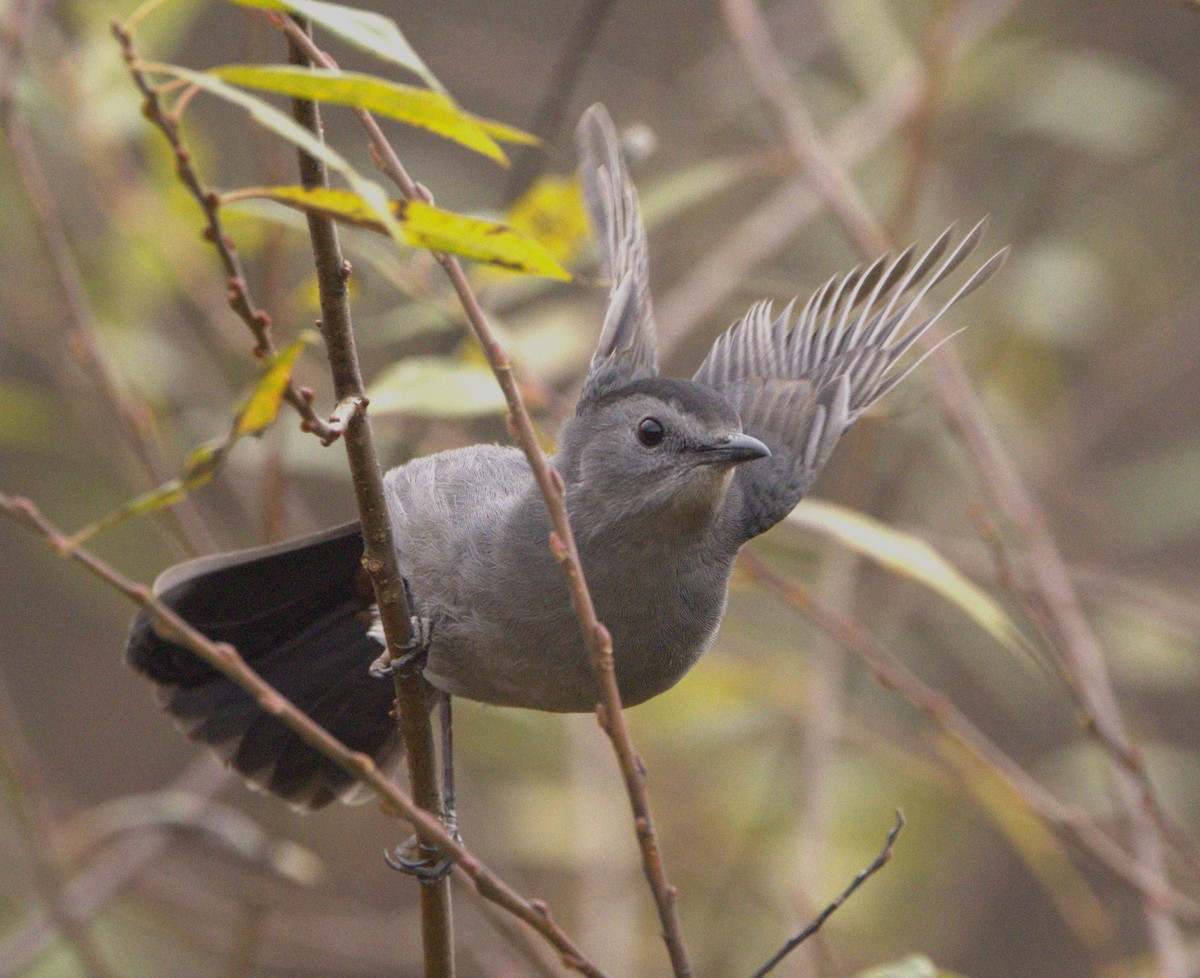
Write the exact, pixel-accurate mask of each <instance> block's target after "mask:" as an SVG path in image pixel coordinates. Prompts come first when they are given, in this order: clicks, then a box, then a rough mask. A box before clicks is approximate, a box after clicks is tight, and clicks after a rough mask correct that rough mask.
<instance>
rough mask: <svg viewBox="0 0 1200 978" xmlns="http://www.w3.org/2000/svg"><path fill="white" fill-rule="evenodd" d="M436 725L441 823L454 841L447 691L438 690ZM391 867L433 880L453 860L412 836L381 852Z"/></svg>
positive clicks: (455, 822) (447, 869)
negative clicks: (439, 750)
mask: <svg viewBox="0 0 1200 978" xmlns="http://www.w3.org/2000/svg"><path fill="white" fill-rule="evenodd" d="M438 727H439V729H440V730H441V734H442V824H443V825H444V826H445V827H446V831H447V832H448V833H450V835H451V837H453V838H454V839H455V840H456V841H461V840H462V836H460V835H459V834H458V808H457V801H456V799H455V792H454V723H453V716H452V714H451V709H450V694H449V693H438ZM383 858H384V860H385V861H386V862H387V864H388V865H389V866H390V867H391V868H392V869H394V870H396V871H398V872H401V873H408V874H409V875H410V876H415V877H416V878H417V879H418V880H420V881H421V882H422V883H436V882H438V880H441V879H443V878H444V877H445V876H446V874H447V873H449V872H450V870H451V869H452V868H453V866H454V862H453V860H451V859H450V858H449V857H447V856H446V855H444V854H443V853H442V851H441V850H440V849H439V848H438V847H437V846H435V845H431V844H430V843H428V842H422V841H421V840H420V839H419V838H418V837H417V836H415V835H414V836H411V837H410V838H408V839H406V840H405V841H404V842H402V843H401V844H400V845H398V846H397V847H396V848H395V849H394V850H392V851H391V852H385V853H384V854H383Z"/></svg>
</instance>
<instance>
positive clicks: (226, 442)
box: [180, 433, 236, 491]
mask: <svg viewBox="0 0 1200 978" xmlns="http://www.w3.org/2000/svg"><path fill="white" fill-rule="evenodd" d="M235 440H236V438H235V436H234V435H233V434H232V433H231V434H230V435H228V436H227V437H225V438H217V439H215V440H213V441H206V442H205V443H204V444H203V445H201V446H200V447H199V448H196V449H193V450H192V452H191V454H189V455H188V457H187V461H185V462H184V463H183V478H182V479H181V480H180V481H181V482H182V484H183V488H184V489H186V490H188V491H191V490H192V489H199V488H200V487H201V486H202V485H204V484H205V483H206V482H209V481H210V480H211V479H212V477H213V476H214V475H216V474H217V470H218V469H219V468H220V467H221V463H222V462H223V461H225V453H226V452H228V451H229V449H230V448H231V447H232V446H233V443H234V441H235Z"/></svg>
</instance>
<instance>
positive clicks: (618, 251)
mask: <svg viewBox="0 0 1200 978" xmlns="http://www.w3.org/2000/svg"><path fill="white" fill-rule="evenodd" d="M575 139H576V143H577V144H578V147H579V172H580V177H581V179H582V181H583V195H584V199H585V201H586V202H587V209H588V214H589V215H590V216H591V221H592V229H593V231H594V233H595V235H596V240H597V242H598V246H599V249H600V266H601V272H602V274H603V275H604V276H605V277H606V278H607V279H608V280H609V298H608V312H607V314H606V315H605V317H604V328H603V330H602V331H601V333H600V342H599V344H598V346H597V348H596V353H595V355H594V356H593V357H592V365H591V368H590V369H589V371H588V375H587V379H586V380H585V382H584V387H583V393H582V394H581V395H580V402H581V403H582V402H583V401H586V400H588V399H590V398H593V397H598V396H600V395H602V394H604V393H605V392H606V391H609V390H614V389H616V388H618V387H624V386H625V385H626V384H628V383H631V382H632V381H635V380H641V379H643V378H646V377H654V376H657V374H658V343H657V340H656V339H655V327H654V310H653V308H652V307H651V304H650V275H649V265H648V261H647V256H646V229H645V227H644V226H643V225H642V215H641V211H640V209H639V208H638V198H637V191H636V190H635V189H634V186H633V183H632V182H631V181H630V179H629V172H628V171H627V170H626V168H625V160H624V157H623V156H622V153H621V146H620V143H619V142H618V141H617V133H616V129H615V128H614V127H613V123H612V119H610V118H609V115H608V112H607V111H606V110H605V108H604V106H603V105H593V106H592V107H591V108H590V109H588V110H587V111H586V112H585V113H584V114H583V118H582V119H580V120H579V126H578V128H577V129H576V130H575Z"/></svg>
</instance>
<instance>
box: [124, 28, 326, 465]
mask: <svg viewBox="0 0 1200 978" xmlns="http://www.w3.org/2000/svg"><path fill="white" fill-rule="evenodd" d="M112 32H113V36H114V37H116V39H117V42H118V43H119V44H120V45H121V51H122V54H123V56H124V58H125V63H126V65H127V66H128V68H129V73H130V75H131V76H132V77H133V81H134V84H135V85H136V86H137V88H138V91H140V92H141V93H142V97H143V99H144V100H145V101H144V103H143V113H144V114H145V116H146V118H147V119H148V120H149V121H150V123H151V124H152V125H153V126H154V127H155V128H157V129H158V130H159V131H160V132H161V133H162V134H163V136H164V137H165V138H166V140H167V143H168V144H169V145H170V147H171V152H172V154H173V155H174V157H175V172H176V174H177V175H178V176H179V180H180V182H181V183H182V184H183V186H184V187H185V188H186V190H187V191H188V193H189V194H191V195H192V197H193V198H194V199H195V201H196V203H197V204H199V205H200V209H201V210H202V211H203V212H204V219H205V228H204V238H205V240H206V241H208V242H210V243H211V244H212V246H213V247H214V248H216V250H217V254H218V255H219V256H220V259H221V264H222V266H223V267H224V269H225V275H226V287H227V289H228V298H229V308H230V309H232V310H233V311H234V313H236V314H237V316H238V318H240V319H241V320H242V322H244V323H245V324H246V327H247V328H248V329H249V330H250V332H251V334H252V335H253V336H254V340H255V345H254V355H255V356H257V357H262V358H269V357H271V356H273V355H274V353H275V343H274V341H273V340H272V339H271V317H270V315H269V314H268V313H267V312H266V310H264V309H261V308H260V307H259V306H258V305H256V304H255V302H254V298H253V296H252V295H251V294H250V286H249V283H248V282H247V280H246V273H245V270H244V269H243V268H242V260H241V258H240V257H239V256H238V251H237V247H236V246H235V245H234V243H233V239H232V238H231V237H229V235H228V234H226V233H225V229H224V225H223V223H222V221H221V215H220V210H219V202H218V200H217V196H216V194H215V193H214V192H213V191H212V190H211V189H209V188H208V187H205V186H204V184H203V183H201V182H200V176H199V174H198V173H197V172H196V168H195V166H194V165H193V164H192V154H191V151H190V150H189V149H188V148H187V146H185V145H184V143H183V139H182V137H181V136H180V133H179V120H178V117H177V116H176V115H175V114H173V113H171V112H169V111H167V110H166V109H165V108H164V106H163V104H162V99H161V97H160V93H159V91H158V90H157V89H156V88H155V87H154V86H153V85H151V84H150V81H149V79H148V78H147V77H146V75H145V74H144V73H143V72H142V70H141V69H140V68H139V67H138V64H139V62H138V56H137V52H136V51H135V50H134V47H133V35H132V34H130V33H129V31H127V30H126V29H125V28H124V27H122V26H121V25H120V24H118V23H114V24H113V25H112ZM283 396H284V398H285V400H287V402H288V403H289V404H291V405H292V407H294V408H295V409H296V411H297V413H298V414H299V415H300V427H301V428H303V429H304V430H305V431H311V432H312V433H313V434H315V435H316V436H317V437H318V438H320V439H321V442H322V443H323V444H325V445H329V444H332V443H333V442H334V441H335V440H336V439H337V438H338V437H339V436H340V435H341V431H340V430H339V429H338V427H337V425H336V424H331V423H329V422H327V421H325V420H324V419H323V418H321V416H320V415H318V414H317V412H316V410H315V409H314V408H313V404H312V398H311V396H309V395H308V394H307V392H305V391H303V390H301V389H299V388H298V387H296V385H295V384H294V383H293V382H292V381H290V380H289V381H288V385H287V387H286V388H285V390H284V395H283Z"/></svg>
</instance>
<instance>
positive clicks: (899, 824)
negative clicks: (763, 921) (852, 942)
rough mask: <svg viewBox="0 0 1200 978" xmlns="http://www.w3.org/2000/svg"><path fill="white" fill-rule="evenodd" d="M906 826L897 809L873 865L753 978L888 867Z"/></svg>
mask: <svg viewBox="0 0 1200 978" xmlns="http://www.w3.org/2000/svg"><path fill="white" fill-rule="evenodd" d="M904 825H905V822H904V813H903V812H902V811H900V810H899V809H897V810H896V824H895V825H893V826H892V830H891V831H890V832H889V833H888V836H887V841H886V842H884V844H883V849H881V850H880V852H879V855H878V856H876V857H875V858H874V859H873V860H872V861H871V865H869V866H867V867H866V868H865V869H862V870H859V873H858V875H857V876H855V877H854V879H853V880H851V881H850V885H849V886H847V887H846V889H844V890H843V891H842V893H841V895H840V896H839V897H838V898H837V899H836V900H834V901H833V903H831V904H829V906H827V907H826V908H825V909H824V910H822V911H821V912H820V913H819V914H817V916H816V917H815V918H814V919H813V921H812V923H810V924H809V925H808V926H807V927H805V928H804V930H802V931H800V933H799V934H797V935H796V936H795V937H793V938H791V940H789V941H788V942H787V943H786V944H784V945H783V947H781V948H780V949H779V950H778V951H776V952H775V954H774V955H772V956H771V959H770V960H769V961H768V962H767V963H766V964H764V965H763V966H762V967H761V968H759V969H758V970H757V971H756V972H754V974H753V975H751V978H764V976H765V975H766V974H767V973H768V972H769V971H771V970H772V969H774V967H775V966H776V965H777V964H779V962H780V961H782V960H783V959H784V958H786V957H787V956H788V955H789V954H791V953H792V952H793V951H794V950H796V948H798V947H799V946H800V945H801V944H803V943H804V942H805V941H807V940H808V939H809V938H810V937H812V936H813V934H815V933H816V932H817V931H819V930H820V929H821V927H822V926H823V925H824V923H825V921H827V920H828V919H829V918H830V917H832V916H833V915H834V914H835V913H837V911H838V909H839V908H840V907H841V905H842V904H843V903H845V902H846V901H847V900H849V899H850V897H851V896H852V895H853V894H854V891H855V890H857V889H858V888H859V887H860V886H862V885H863V883H865V882H866V881H867V880H868V879H870V878H871V877H872V876H874V875H875V874H876V873H877V872H879V870H881V869H883V867H884V866H885V865H887V863H888V861H889V860H891V858H892V853H893V851H894V850H895V847H896V839H897V838H899V836H900V832H901V831H902V830H903V828H904Z"/></svg>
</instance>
